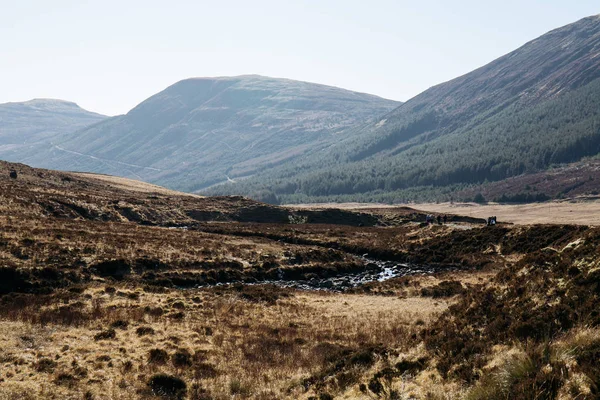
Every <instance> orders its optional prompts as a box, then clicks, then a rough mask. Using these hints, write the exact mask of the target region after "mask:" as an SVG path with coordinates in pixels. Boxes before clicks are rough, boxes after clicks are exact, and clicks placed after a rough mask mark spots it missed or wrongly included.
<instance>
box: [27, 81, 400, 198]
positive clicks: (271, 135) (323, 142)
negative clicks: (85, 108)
mask: <svg viewBox="0 0 600 400" xmlns="http://www.w3.org/2000/svg"><path fill="white" fill-rule="evenodd" d="M398 104H399V103H397V102H394V101H390V100H385V99H381V98H379V97H376V96H371V95H367V94H362V93H356V92H350V91H347V90H342V89H338V88H333V87H328V86H324V85H317V84H312V83H305V82H298V81H292V80H287V79H274V78H266V77H261V76H240V77H231V78H196V79H188V80H184V81H181V82H178V83H176V84H174V85H172V86H170V87H169V88H167V89H165V90H164V91H162V92H160V93H158V94H157V95H155V96H152V97H151V98H149V99H148V100H146V101H144V102H143V103H141V104H140V105H138V106H137V107H135V108H134V109H133V110H131V111H130V112H129V113H127V114H126V115H123V116H119V117H114V118H110V119H108V120H106V121H104V122H103V123H101V124H97V125H94V126H91V127H89V128H87V129H83V130H80V131H78V132H75V133H73V134H71V135H68V136H65V137H62V138H61V139H60V140H54V141H53V143H52V145H51V146H48V145H46V146H45V147H42V146H39V147H38V148H36V149H34V150H32V151H31V152H30V153H28V154H22V155H21V156H22V157H24V158H25V159H27V162H28V163H30V164H31V165H34V166H41V167H48V168H54V169H67V170H82V171H93V172H102V173H108V174H114V175H121V176H129V177H135V178H138V179H143V180H147V181H151V182H153V183H159V184H162V185H165V186H168V187H171V188H176V189H180V190H187V191H191V190H195V189H199V188H202V187H206V186H209V185H212V184H214V183H218V182H223V181H226V180H228V179H236V178H237V177H243V176H247V175H251V174H254V173H256V172H257V171H260V170H265V169H268V168H270V167H272V166H275V165H278V164H280V163H282V162H284V161H286V160H290V159H294V158H297V157H298V156H300V155H302V154H305V153H310V152H315V151H317V150H318V149H321V148H323V147H324V146H327V144H328V143H329V142H331V141H333V140H338V135H342V136H343V135H345V133H344V132H345V131H346V130H347V129H348V128H349V127H352V126H354V125H356V124H364V123H367V122H369V121H372V120H374V119H375V117H377V116H379V115H381V114H383V113H386V112H388V111H390V110H392V109H393V108H395V107H396V106H398Z"/></svg>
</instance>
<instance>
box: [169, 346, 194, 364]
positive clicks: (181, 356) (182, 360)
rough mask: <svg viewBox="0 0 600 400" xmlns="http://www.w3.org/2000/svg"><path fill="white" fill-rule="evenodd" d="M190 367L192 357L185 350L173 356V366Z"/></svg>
mask: <svg viewBox="0 0 600 400" xmlns="http://www.w3.org/2000/svg"><path fill="white" fill-rule="evenodd" d="M191 365H192V355H191V354H190V353H189V352H188V351H187V350H180V351H178V352H176V353H175V354H173V366H174V367H175V368H185V367H189V366H191Z"/></svg>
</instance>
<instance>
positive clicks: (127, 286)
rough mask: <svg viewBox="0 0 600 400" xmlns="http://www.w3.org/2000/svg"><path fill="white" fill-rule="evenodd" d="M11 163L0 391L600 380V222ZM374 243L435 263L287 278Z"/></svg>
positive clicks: (371, 388) (0, 210)
mask: <svg viewBox="0 0 600 400" xmlns="http://www.w3.org/2000/svg"><path fill="white" fill-rule="evenodd" d="M0 167H2V165H0ZM7 177H8V173H3V171H2V170H1V168H0V189H1V190H0V399H7V400H12V399H15V400H16V399H25V400H27V399H32V400H37V399H57V400H59V399H60V400H62V399H69V400H70V399H73V400H75V399H77V400H79V399H85V400H92V399H103V400H112V399H116V400H118V399H149V398H150V399H152V398H155V399H160V398H164V399H190V400H198V399H204V400H208V399H231V398H234V399H246V398H247V399H265V400H266V399H269V400H271V399H318V400H323V399H332V398H336V399H365V400H366V399H429V400H442V399H463V398H467V399H470V400H483V399H498V400H500V399H506V398H511V399H596V398H598V396H599V395H600V369H599V365H598V362H597V361H598V359H600V314H599V313H598V301H600V260H599V258H598V253H599V250H600V249H599V244H600V228H595V227H589V226H581V225H558V224H555V225H509V224H499V225H498V226H495V227H486V226H485V223H484V221H483V220H481V219H477V218H472V217H465V216H460V215H456V214H454V213H453V214H451V215H449V220H448V223H447V224H442V225H438V224H434V225H427V224H424V223H423V220H424V217H425V213H424V212H423V211H418V210H415V209H411V208H406V207H395V208H389V207H388V208H386V207H373V206H371V207H370V208H362V209H360V210H339V209H337V210H318V209H312V210H304V211H303V210H299V209H293V208H277V207H271V206H267V205H263V204H258V203H255V202H252V201H249V200H245V199H241V198H238V197H230V198H227V197H221V198H200V197H193V196H184V195H181V196H180V195H178V194H177V193H164V192H146V190H145V189H144V190H136V189H133V188H132V189H127V188H126V186H125V187H123V186H122V185H121V186H119V187H115V186H114V185H113V184H114V182H111V185H110V186H103V185H107V183H106V182H105V181H104V180H101V179H100V180H98V179H95V178H93V177H87V176H81V175H79V176H78V175H72V174H66V173H54V172H51V171H43V170H32V169H27V168H25V167H23V168H21V169H19V170H18V178H17V179H9V178H7ZM134 186H135V185H134ZM432 206H433V205H432ZM449 210H450V209H448V211H446V210H444V213H446V212H449ZM428 212H431V211H428ZM496 214H497V215H498V217H499V220H500V221H502V216H501V215H502V214H500V213H499V212H497V213H496ZM318 221H321V222H322V223H315V222H318ZM365 255H366V257H365ZM369 260H377V261H381V262H383V261H385V262H387V263H397V265H406V266H407V268H409V267H411V266H422V267H424V268H423V270H425V271H428V270H430V269H431V270H435V271H439V272H438V273H436V274H412V275H409V276H403V277H396V278H392V279H389V280H385V281H373V282H370V283H366V284H362V285H359V286H339V287H334V288H333V289H335V290H336V291H332V290H331V287H327V286H324V287H322V288H320V289H321V290H298V289H293V288H289V287H282V286H281V284H285V282H296V281H305V282H306V281H309V282H319V281H322V280H326V279H332V278H335V279H337V278H341V279H343V278H344V277H346V276H349V275H351V274H355V273H357V272H361V271H365V270H368V269H370V268H374V265H375V263H373V262H372V261H369ZM274 280H277V281H278V282H279V283H280V285H279V286H276V285H272V284H268V282H272V281H274Z"/></svg>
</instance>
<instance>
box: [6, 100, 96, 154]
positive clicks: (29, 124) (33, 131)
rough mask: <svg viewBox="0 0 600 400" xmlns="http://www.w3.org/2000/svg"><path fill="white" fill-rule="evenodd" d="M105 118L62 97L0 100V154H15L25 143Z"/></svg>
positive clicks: (73, 129)
mask: <svg viewBox="0 0 600 400" xmlns="http://www.w3.org/2000/svg"><path fill="white" fill-rule="evenodd" d="M105 118H106V117H105V116H104V115H100V114H96V113H93V112H89V111H86V110H84V109H82V108H81V107H79V106H78V105H77V104H75V103H71V102H68V101H63V100H54V99H34V100H30V101H25V102H21V103H4V104H0V157H2V158H13V157H18V156H16V155H14V154H19V151H21V150H22V148H24V147H25V148H26V147H28V146H31V145H33V144H35V143H37V142H40V141H48V140H51V139H52V138H53V137H54V136H56V135H64V134H69V133H72V132H74V131H76V130H77V129H81V128H83V127H87V126H90V125H93V124H95V123H96V122H100V121H102V120H103V119H105Z"/></svg>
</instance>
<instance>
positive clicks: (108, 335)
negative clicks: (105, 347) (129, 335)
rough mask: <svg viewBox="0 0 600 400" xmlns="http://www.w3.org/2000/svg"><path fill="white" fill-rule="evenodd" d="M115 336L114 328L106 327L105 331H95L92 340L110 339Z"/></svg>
mask: <svg viewBox="0 0 600 400" xmlns="http://www.w3.org/2000/svg"><path fill="white" fill-rule="evenodd" d="M116 337H117V332H115V330H114V329H112V328H111V329H108V330H105V331H102V332H100V333H97V334H96V335H95V336H94V340H96V341H98V340H110V339H114V338H116Z"/></svg>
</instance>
